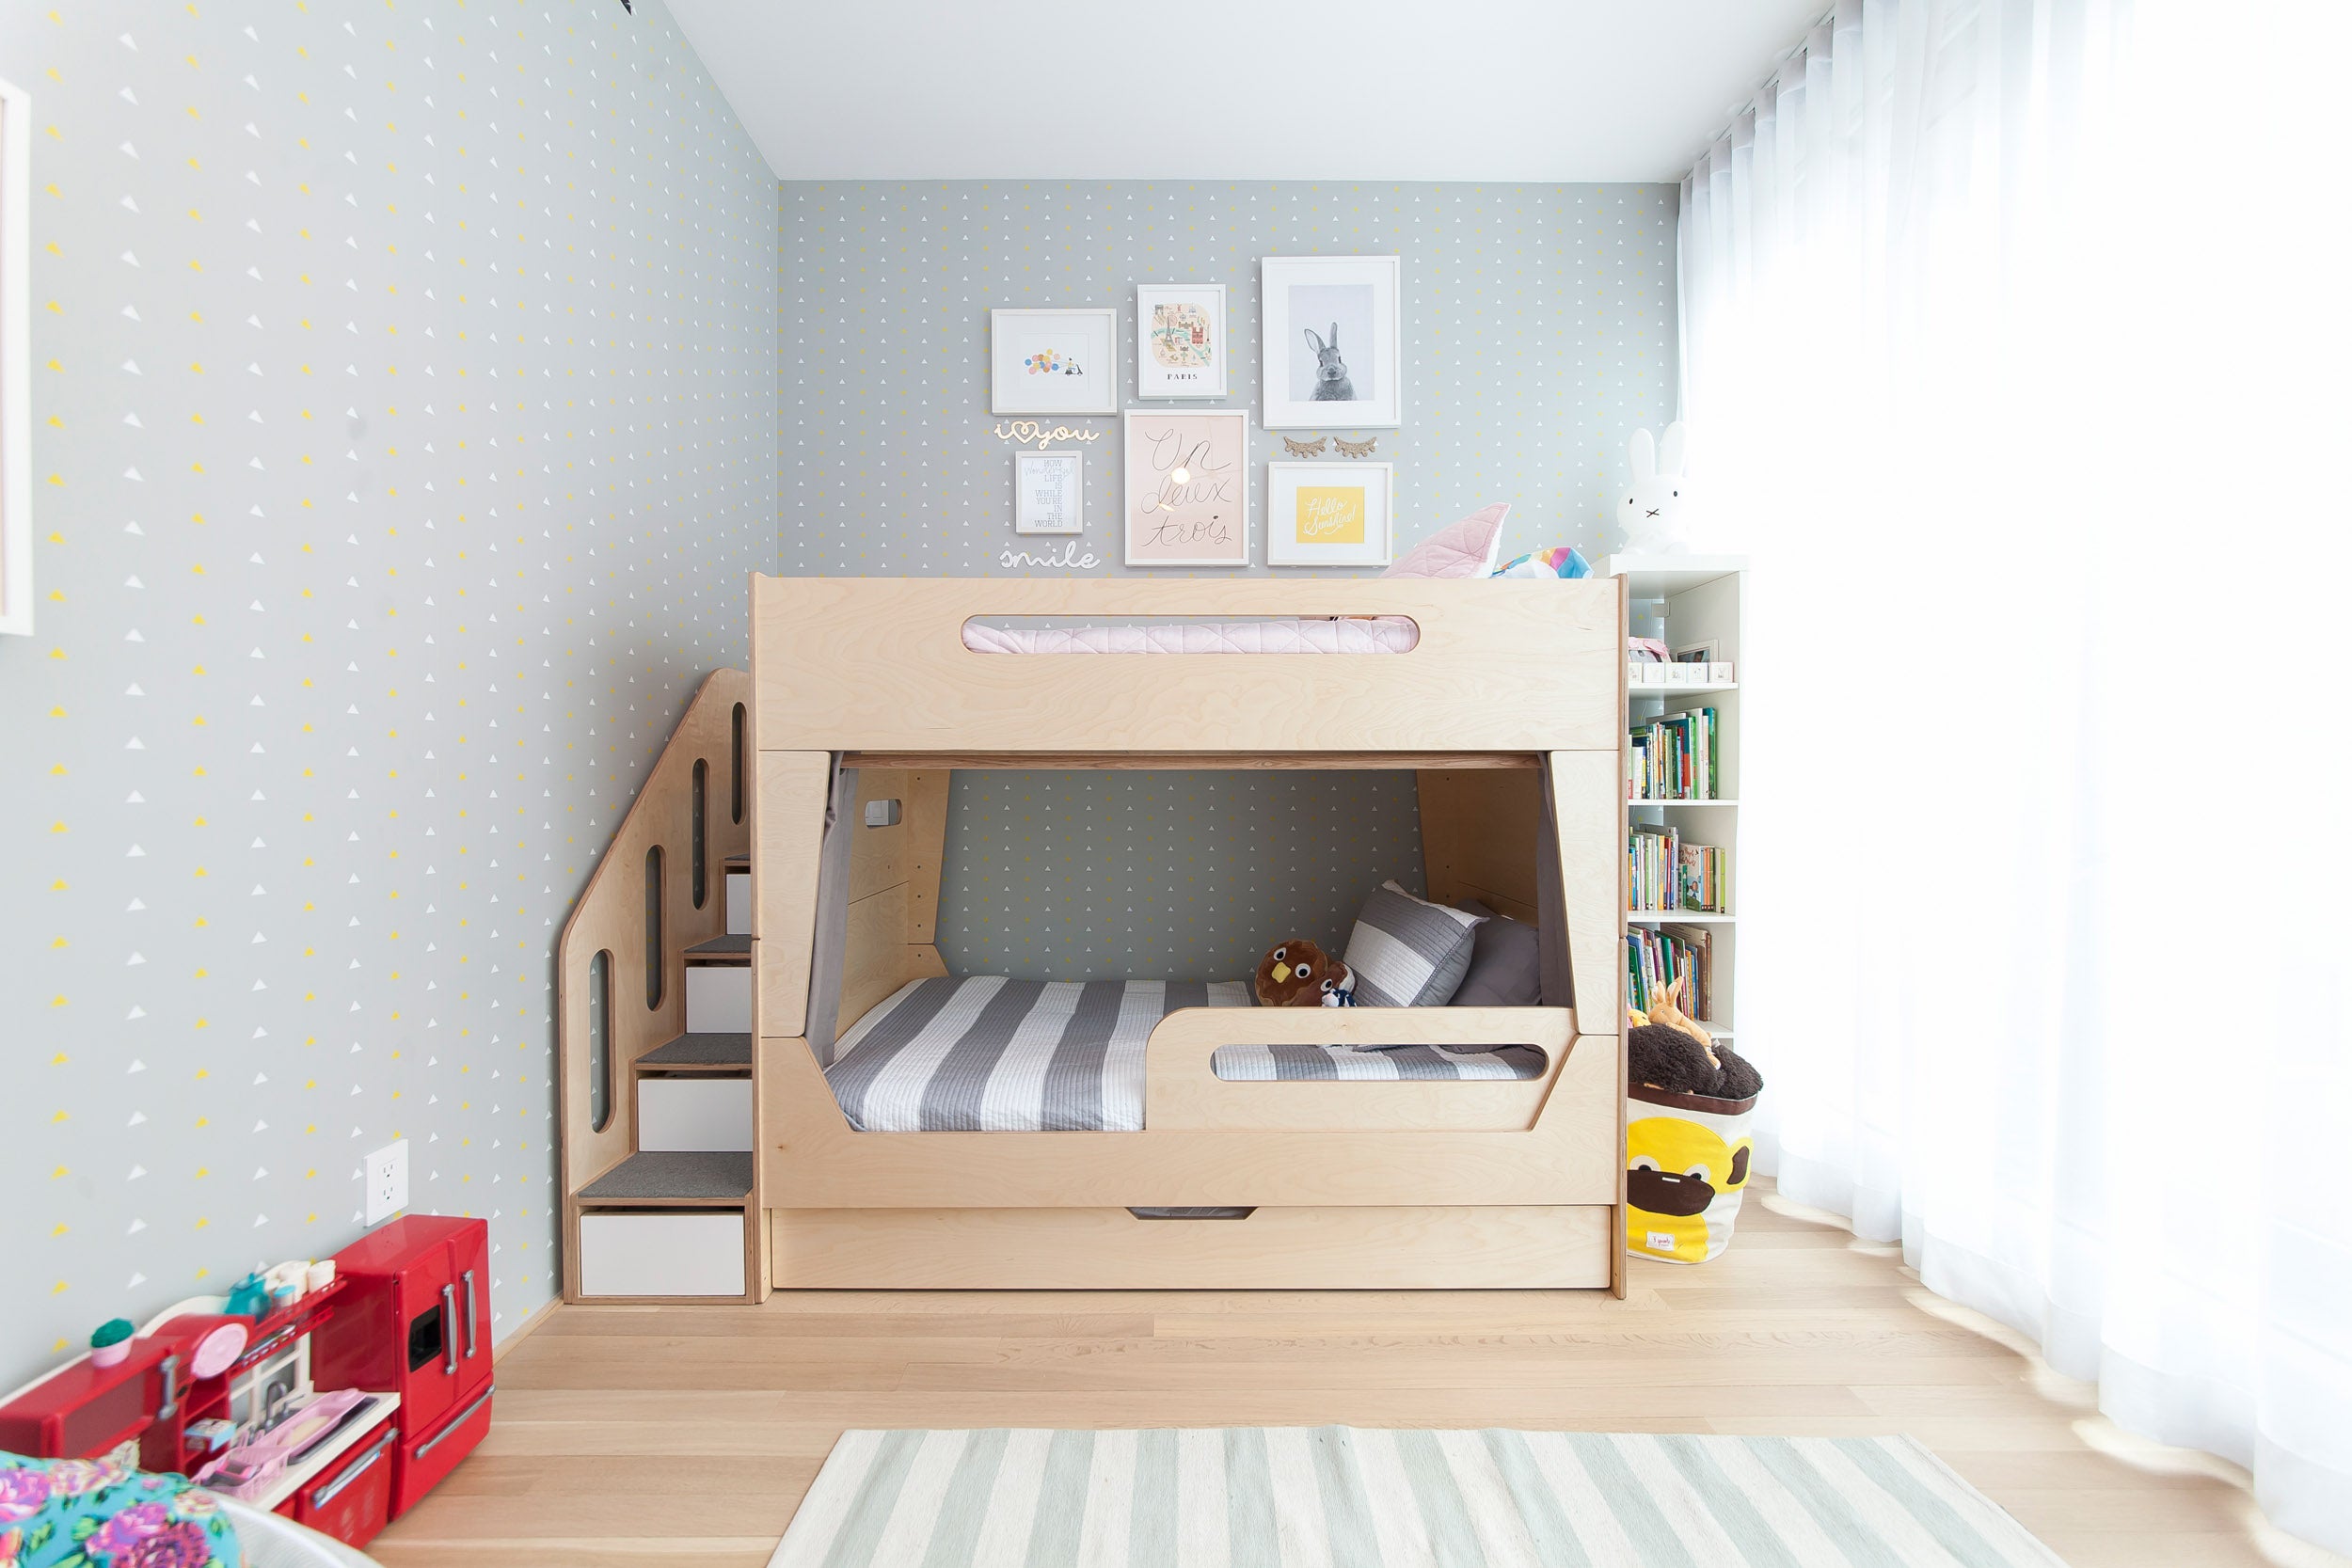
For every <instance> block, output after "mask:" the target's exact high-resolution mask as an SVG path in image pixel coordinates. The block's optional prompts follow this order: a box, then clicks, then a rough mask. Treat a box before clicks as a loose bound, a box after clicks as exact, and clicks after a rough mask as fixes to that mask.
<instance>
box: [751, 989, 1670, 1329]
mask: <svg viewBox="0 0 2352 1568" xmlns="http://www.w3.org/2000/svg"><path fill="white" fill-rule="evenodd" d="M1247 995H1248V990H1247V987H1246V986H1243V985H1239V984H1232V985H1222V984H1218V983H1207V984H1194V985H1190V986H1186V985H1183V984H1180V983H1162V982H1140V981H1123V982H1122V981H1109V982H1095V983H1092V984H1074V983H1073V984H1055V983H1050V982H1033V981H1009V980H1006V979H1003V978H1001V977H996V976H963V977H957V978H944V977H931V978H925V979H918V980H915V981H912V982H909V983H908V984H906V985H903V986H901V987H900V988H898V990H896V991H894V992H893V993H892V994H891V995H890V996H888V997H887V998H886V999H884V1000H883V1001H882V1003H881V1004H880V1005H878V1006H874V1007H873V1008H871V1009H870V1010H868V1011H867V1012H866V1015H865V1016H864V1017H862V1018H860V1019H859V1020H858V1022H855V1023H854V1024H852V1025H851V1026H850V1028H849V1029H848V1030H847V1031H844V1032H843V1034H842V1036H841V1038H840V1042H839V1044H838V1045H837V1046H836V1047H835V1049H834V1053H832V1054H833V1061H832V1063H831V1065H830V1066H820V1065H819V1064H818V1059H817V1053H815V1052H813V1051H812V1050H811V1049H810V1047H809V1044H808V1042H807V1041H805V1040H804V1039H801V1038H798V1037H787V1038H771V1039H763V1040H762V1041H761V1042H760V1052H761V1063H760V1074H759V1077H760V1084H761V1090H760V1093H761V1101H762V1104H761V1116H760V1118H759V1120H760V1126H761V1128H762V1132H763V1141H762V1147H761V1148H760V1149H759V1150H758V1161H759V1182H758V1185H759V1191H760V1193H761V1195H762V1202H763V1204H764V1205H765V1211H764V1219H765V1224H766V1235H765V1237H764V1240H765V1241H766V1243H767V1254H768V1275H769V1283H770V1285H771V1288H773V1289H778V1290H794V1289H800V1290H809V1289H823V1290H843V1289H856V1290H903V1289H930V1290H1020V1289H1028V1290H1080V1289H1101V1290H1112V1289H1160V1290H1179V1289H1207V1290H1242V1289H1298V1290H1310V1289H1363V1290H1409V1289H1457V1290H1458V1289H1600V1290H1607V1289H1612V1288H1613V1287H1615V1286H1617V1285H1618V1283H1619V1278H1620V1270H1619V1267H1618V1259H1620V1258H1621V1256H1622V1250H1623V1242H1622V1230H1621V1228H1620V1214H1621V1210H1620V1208H1619V1198H1618V1182H1619V1175H1620V1169H1621V1165H1622V1161H1621V1160H1620V1159H1619V1158H1618V1157H1617V1150H1618V1149H1620V1148H1622V1133H1621V1132H1620V1131H1619V1127H1620V1120H1619V1117H1620V1108H1621V1105H1622V1100H1621V1098H1620V1095H1621V1091H1620V1087H1619V1085H1620V1076H1621V1068H1620V1060H1621V1058H1620V1053H1619V1048H1618V1039H1617V1037H1615V1036H1613V1035H1596V1036H1581V1035H1579V1034H1578V1033H1577V1032H1576V1029H1575V1022H1574V1016H1575V1015H1574V1013H1573V1012H1572V1011H1571V1010H1570V1009H1567V1008H1557V1007H1380V1008H1371V1007H1356V1008H1339V1009H1326V1008H1297V1009H1290V1008H1258V1007H1252V1006H1248V1003H1247Z"/></svg>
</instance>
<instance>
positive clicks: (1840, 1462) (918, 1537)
mask: <svg viewBox="0 0 2352 1568" xmlns="http://www.w3.org/2000/svg"><path fill="white" fill-rule="evenodd" d="M869 1563H871V1564H885V1563H886V1564H893V1565H898V1564H903V1565H906V1568H915V1565H918V1564H919V1565H922V1568H966V1565H967V1564H968V1565H974V1568H977V1565H983V1564H985V1565H989V1568H996V1565H1000V1564H1001V1565H1004V1568H1062V1565H1065V1564H1070V1565H1076V1564H1085V1565H1087V1568H1098V1565H1100V1568H1179V1565H1181V1568H1196V1565H1212V1568H1402V1565H1405V1564H1427V1565H1444V1568H1454V1565H1461V1568H1486V1565H1494V1568H1502V1565H1505V1564H1508V1565H1512V1568H1520V1565H1524V1568H1549V1565H1551V1564H1572V1565H1577V1568H1619V1565H1624V1568H1637V1565H1638V1568H1845V1565H1851V1568H1919V1565H1935V1568H2026V1565H2031V1568H2052V1565H2055V1564H2057V1563H2058V1558H2057V1557H2056V1556H2055V1555H2054V1554H2052V1553H2051V1551H2050V1550H2049V1548H2048V1547H2046V1546H2044V1545H2042V1544H2041V1543H2040V1542H2038V1541H2036V1540H2035V1539H2034V1538H2033V1537H2032V1536H2030V1535H2028V1534H2027V1533H2026V1531H2025V1530H2024V1529H2023V1528H2020V1527H2019V1525H2018V1524H2017V1522H2016V1521H2015V1520H2013V1519H2011V1518H2010V1516H2009V1515H2008V1514H2006V1513H2002V1512H2001V1511H2000V1510H1999V1509H1998V1508H1996V1507H1994V1505H1993V1503H1992V1502H1991V1501H1990V1500H1989V1499H1988V1498H1986V1497H1984V1495H1983V1494H1982V1493H1980V1492H1978V1491H1977V1490H1976V1489H1975V1488H1974V1487H1971V1486H1970V1485H1968V1483H1967V1482H1965V1481H1962V1480H1961V1479H1960V1478H1959V1477H1958V1476H1956V1475H1954V1474H1953V1473H1952V1472H1951V1471H1950V1470H1949V1469H1947V1468H1946V1467H1945V1465H1944V1464H1943V1463H1942V1462H1941V1461H1940V1460H1938V1459H1936V1458H1935V1457H1934V1456H1933V1455H1932V1454H1931V1453H1929V1452H1928V1451H1927V1449H1923V1448H1921V1447H1920V1446H1919V1445H1918V1444H1917V1443H1915V1442H1913V1441H1912V1440H1911V1439H1909V1438H1907V1437H1836V1438H1828V1437H1820V1438H1815V1437H1713V1436H1708V1437H1674V1436H1647V1435H1616V1434H1611V1433H1558V1432H1510V1431H1502V1430H1489V1431H1485V1432H1418V1431H1414V1432H1391V1431H1386V1430H1378V1429H1371V1428H1359V1427H1272V1428H1257V1427H1227V1428H1206V1429H1196V1430H1173V1429H1162V1430H1158V1431H1148V1432H1044V1431H993V1432H851V1433H845V1434H844V1435H843V1437H842V1439H841V1441H840V1442H839V1443H838V1444H836V1445H835V1446H834V1450H833V1454H832V1456H831V1457H830V1458H828V1459H827V1460H826V1461H825V1467H824V1469H823V1470H822V1471H820V1472H819V1473H818V1477H817V1480H816V1482H815V1483H814V1484H813V1485H811V1486H810V1488H809V1492H808V1496H807V1497H806V1498H804V1499H803V1501H802V1503H801V1508H800V1512H799V1513H797V1514H795V1515H794V1516H793V1519H792V1525H791V1528H789V1529H788V1530H787V1531H786V1532H785V1537H784V1543H783V1544H781V1545H780V1546H778V1547H777V1548H776V1554H775V1557H774V1558H773V1559H772V1560H771V1568H864V1565H866V1564H869Z"/></svg>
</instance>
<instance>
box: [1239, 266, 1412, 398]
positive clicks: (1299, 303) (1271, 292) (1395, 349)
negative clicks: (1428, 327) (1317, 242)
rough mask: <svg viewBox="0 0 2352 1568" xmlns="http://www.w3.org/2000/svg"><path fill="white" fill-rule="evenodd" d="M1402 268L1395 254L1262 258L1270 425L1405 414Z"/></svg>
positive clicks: (1264, 377)
mask: <svg viewBox="0 0 2352 1568" xmlns="http://www.w3.org/2000/svg"><path fill="white" fill-rule="evenodd" d="M1402 277H1403V267H1402V263H1401V262H1400V261H1399V260H1398V259H1397V258H1396V257H1394V256H1266V257H1262V258H1260V260H1259V262H1258V281H1259V286H1260V290H1261V293H1262V297H1261V301H1260V308H1259V319H1260V322H1261V323H1262V330H1263V333H1264V343H1263V359H1262V360H1261V362H1260V364H1259V376H1260V379H1261V381H1262V382H1263V395H1264V406H1265V417H1264V419H1263V421H1262V422H1263V424H1264V425H1265V427H1266V428H1267V429H1268V430H1318V429H1319V430H1329V429H1333V428H1341V429H1358V430H1393V429H1395V428H1396V427H1397V426H1399V425H1401V424H1403V423H1404V422H1405V420H1404V411H1405V392H1404V386H1403V377H1404V352H1403V344H1404V328H1403V325H1401V324H1402V322H1403V320H1404V312H1403V306H1402V302H1401V297H1400V296H1401V295H1402V293H1403V284H1402Z"/></svg>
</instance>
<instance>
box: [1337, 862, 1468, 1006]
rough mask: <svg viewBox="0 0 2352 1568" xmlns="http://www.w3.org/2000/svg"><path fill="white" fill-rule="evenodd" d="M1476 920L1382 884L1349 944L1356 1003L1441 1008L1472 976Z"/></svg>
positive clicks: (1368, 901) (1358, 920)
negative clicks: (1463, 980)
mask: <svg viewBox="0 0 2352 1568" xmlns="http://www.w3.org/2000/svg"><path fill="white" fill-rule="evenodd" d="M1479 919H1480V917H1479V916H1477V915H1474V914H1467V913H1465V912H1463V911H1460V910H1449V909H1447V908H1446V907H1445V906H1444V905H1443V904H1432V903H1429V902H1427V901H1426V900H1423V899H1420V898H1416V897H1414V896H1413V895H1411V894H1409V893H1407V892H1406V891H1405V890H1404V889H1403V888H1401V887H1399V886H1397V885H1396V884H1395V883H1394V882H1382V883H1381V884H1380V886H1379V888H1378V889H1377V890H1376V891H1375V893H1374V894H1373V895H1372V896H1371V897H1369V898H1367V899H1365V900H1364V907H1363V910H1362V911H1361V912H1359V914H1358V915H1357V916H1356V929H1355V930H1354V931H1353V932H1351V933H1350V934H1349V936H1348V939H1347V954H1346V962H1347V967H1348V968H1349V969H1351V970H1353V971H1355V973H1356V1000H1357V1001H1358V1002H1359V1003H1362V1004H1363V1005H1364V1006H1370V1007H1442V1006H1445V1005H1446V1002H1447V1000H1448V999H1449V998H1450V997H1452V996H1453V995H1454V991H1455V990H1456V989H1458V988H1459V987H1460V986H1461V984H1462V976H1463V975H1465V974H1469V973H1470V952H1471V949H1472V947H1473V946H1474V945H1475V944H1476V938H1475V936H1474V934H1473V933H1474V932H1475V931H1476V929H1477V927H1478V923H1479Z"/></svg>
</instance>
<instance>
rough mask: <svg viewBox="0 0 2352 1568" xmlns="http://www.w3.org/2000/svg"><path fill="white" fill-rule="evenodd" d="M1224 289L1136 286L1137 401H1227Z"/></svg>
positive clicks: (1213, 285)
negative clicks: (1166, 399) (1223, 399)
mask: <svg viewBox="0 0 2352 1568" xmlns="http://www.w3.org/2000/svg"><path fill="white" fill-rule="evenodd" d="M1229 357H1230V356H1229V354H1228V352H1227V347H1226V340H1225V285H1224V284H1222V283H1138V284H1136V396H1137V397H1139V398H1221V397H1223V396H1224V395H1225V362H1226V360H1227V359H1228V358H1229Z"/></svg>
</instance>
